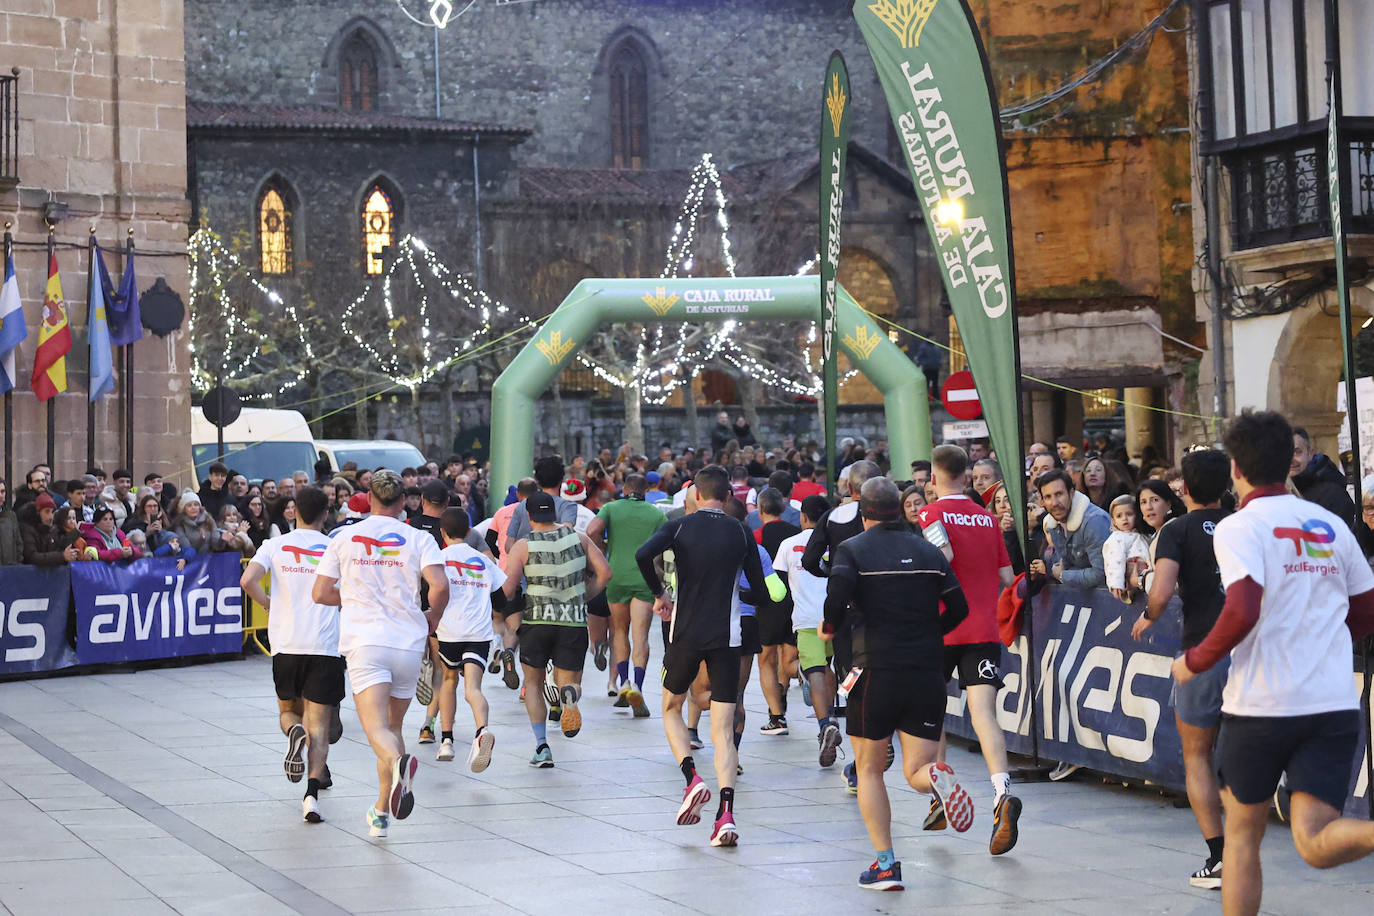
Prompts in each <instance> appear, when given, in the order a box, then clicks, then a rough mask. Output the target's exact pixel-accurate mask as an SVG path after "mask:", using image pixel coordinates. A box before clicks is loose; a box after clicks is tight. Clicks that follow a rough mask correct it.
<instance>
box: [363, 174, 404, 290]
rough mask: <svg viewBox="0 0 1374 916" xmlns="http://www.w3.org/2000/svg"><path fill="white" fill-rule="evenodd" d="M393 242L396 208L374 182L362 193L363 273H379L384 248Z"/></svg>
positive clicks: (371, 274) (384, 252)
mask: <svg viewBox="0 0 1374 916" xmlns="http://www.w3.org/2000/svg"><path fill="white" fill-rule="evenodd" d="M394 244H396V208H395V205H394V204H393V203H392V201H391V195H390V194H388V193H387V192H386V191H385V190H383V188H382V186H381V184H374V185H372V186H371V187H370V188H368V190H367V193H366V194H364V195H363V273H364V274H366V275H367V276H369V277H375V276H377V275H378V274H380V273H381V272H382V270H383V259H384V258H385V257H386V250H387V249H388V248H390V247H391V246H392V245H394Z"/></svg>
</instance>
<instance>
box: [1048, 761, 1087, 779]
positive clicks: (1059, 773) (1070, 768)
mask: <svg viewBox="0 0 1374 916" xmlns="http://www.w3.org/2000/svg"><path fill="white" fill-rule="evenodd" d="M1081 769H1083V767H1081V766H1080V765H1078V764H1076V763H1064V762H1062V761H1061V762H1060V763H1059V764H1058V765H1057V766H1055V768H1054V769H1052V770H1050V779H1051V780H1052V781H1054V782H1059V781H1060V780H1061V779H1068V778H1069V777H1070V776H1072V775H1073V774H1074V773H1077V772H1078V771H1079V770H1081Z"/></svg>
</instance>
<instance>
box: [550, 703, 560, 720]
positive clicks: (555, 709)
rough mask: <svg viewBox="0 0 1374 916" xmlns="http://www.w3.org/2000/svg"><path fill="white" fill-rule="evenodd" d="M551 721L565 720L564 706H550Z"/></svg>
mask: <svg viewBox="0 0 1374 916" xmlns="http://www.w3.org/2000/svg"><path fill="white" fill-rule="evenodd" d="M549 721H550V722H561V721H563V707H562V706H550V707H549Z"/></svg>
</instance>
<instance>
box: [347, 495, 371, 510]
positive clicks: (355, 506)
mask: <svg viewBox="0 0 1374 916" xmlns="http://www.w3.org/2000/svg"><path fill="white" fill-rule="evenodd" d="M348 509H349V511H350V512H357V513H359V514H362V515H367V514H368V513H369V512H370V511H371V510H372V502H371V500H369V499H368V498H367V494H366V493H354V494H353V495H352V496H350V497H348Z"/></svg>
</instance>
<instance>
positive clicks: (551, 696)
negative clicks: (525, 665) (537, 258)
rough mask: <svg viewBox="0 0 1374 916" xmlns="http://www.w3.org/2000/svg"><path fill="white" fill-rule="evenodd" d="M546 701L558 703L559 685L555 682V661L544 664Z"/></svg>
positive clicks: (551, 704)
mask: <svg viewBox="0 0 1374 916" xmlns="http://www.w3.org/2000/svg"><path fill="white" fill-rule="evenodd" d="M543 684H544V702H545V703H548V704H549V705H550V706H556V705H558V685H557V684H555V683H554V682H553V662H552V661H549V662H548V663H546V664H545V665H544V681H543Z"/></svg>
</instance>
